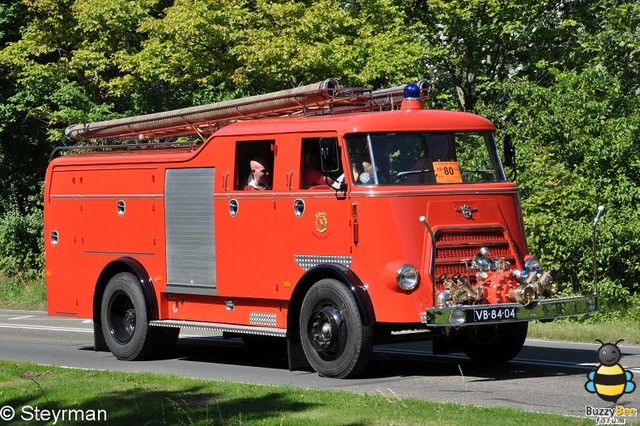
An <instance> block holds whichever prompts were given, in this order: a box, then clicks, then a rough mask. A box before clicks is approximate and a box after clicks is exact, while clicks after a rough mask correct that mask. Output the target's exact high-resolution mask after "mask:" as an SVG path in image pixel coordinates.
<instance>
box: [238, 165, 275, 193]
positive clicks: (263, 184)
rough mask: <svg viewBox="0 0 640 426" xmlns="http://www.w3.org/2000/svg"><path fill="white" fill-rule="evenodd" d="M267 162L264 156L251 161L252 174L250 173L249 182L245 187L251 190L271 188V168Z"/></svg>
mask: <svg viewBox="0 0 640 426" xmlns="http://www.w3.org/2000/svg"><path fill="white" fill-rule="evenodd" d="M266 164H267V162H266V161H264V160H263V159H262V158H254V159H253V160H251V161H250V162H249V166H250V167H251V174H250V175H249V182H248V183H247V185H246V186H245V187H244V189H246V190H250V191H254V190H265V189H271V185H270V179H269V169H268V168H267V167H266Z"/></svg>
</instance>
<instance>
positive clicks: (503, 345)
mask: <svg viewBox="0 0 640 426" xmlns="http://www.w3.org/2000/svg"><path fill="white" fill-rule="evenodd" d="M528 328H529V323H528V322H514V323H507V324H496V325H481V326H477V327H470V328H468V329H467V330H466V335H465V336H464V340H463V349H464V352H465V353H466V354H467V356H468V357H469V358H471V359H472V360H473V361H475V362H479V363H483V364H493V365H495V364H503V363H505V362H507V361H509V360H511V359H512V358H513V357H515V356H516V355H518V352H520V349H522V346H523V345H524V341H525V340H526V338H527V330H528Z"/></svg>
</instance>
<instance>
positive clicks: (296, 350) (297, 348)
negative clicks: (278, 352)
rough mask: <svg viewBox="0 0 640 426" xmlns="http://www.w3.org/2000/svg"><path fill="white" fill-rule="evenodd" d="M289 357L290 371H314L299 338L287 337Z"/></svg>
mask: <svg viewBox="0 0 640 426" xmlns="http://www.w3.org/2000/svg"><path fill="white" fill-rule="evenodd" d="M287 359H288V361H289V371H294V370H300V371H313V368H311V364H309V361H307V357H306V355H305V354H304V349H302V343H301V342H300V340H299V339H297V340H296V339H291V338H287Z"/></svg>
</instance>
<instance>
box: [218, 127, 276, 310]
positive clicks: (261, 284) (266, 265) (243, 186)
mask: <svg viewBox="0 0 640 426" xmlns="http://www.w3.org/2000/svg"><path fill="white" fill-rule="evenodd" d="M217 143H218V144H226V145H229V144H231V145H232V146H233V149H230V150H225V151H228V153H229V154H228V155H229V157H228V158H222V157H219V159H220V164H224V166H223V167H219V173H220V184H219V186H218V185H216V188H215V190H214V211H215V214H216V216H215V228H216V260H215V262H216V265H215V267H216V272H217V280H218V281H217V290H218V295H219V296H223V297H225V296H229V297H231V296H232V297H247V298H257V299H263V298H275V297H276V294H277V289H276V285H275V283H274V281H273V270H274V269H276V268H277V265H276V264H275V263H274V257H273V253H274V246H276V245H277V244H279V243H280V241H281V240H282V238H283V236H282V235H279V234H278V233H277V231H276V226H275V217H276V205H275V192H274V188H273V175H274V173H276V171H277V170H278V169H277V167H278V164H277V163H278V161H277V159H276V155H275V153H276V139H275V138H270V137H265V138H262V137H261V138H260V139H255V137H254V138H253V139H247V138H233V139H232V138H228V140H227V138H225V140H221V141H218V142H217ZM256 160H258V161H260V162H263V163H264V164H263V166H264V167H265V168H266V169H267V173H268V178H269V182H268V185H265V187H264V189H255V188H250V187H249V182H250V180H251V175H252V167H251V163H252V162H254V161H256Z"/></svg>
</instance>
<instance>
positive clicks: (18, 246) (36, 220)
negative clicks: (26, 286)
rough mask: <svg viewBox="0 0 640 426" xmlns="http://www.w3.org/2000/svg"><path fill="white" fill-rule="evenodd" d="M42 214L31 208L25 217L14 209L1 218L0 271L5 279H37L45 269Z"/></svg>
mask: <svg viewBox="0 0 640 426" xmlns="http://www.w3.org/2000/svg"><path fill="white" fill-rule="evenodd" d="M42 235H43V213H42V209H41V208H40V207H33V208H31V209H30V211H28V212H27V213H22V212H20V211H19V210H18V209H17V208H11V209H8V210H7V211H5V213H4V215H3V216H2V217H0V271H1V272H3V273H5V274H7V275H18V276H26V277H30V278H31V277H36V276H39V275H40V274H41V273H42V270H43V267H44V249H43V240H42Z"/></svg>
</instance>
